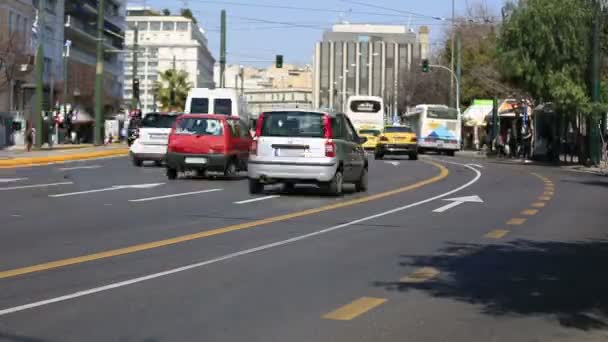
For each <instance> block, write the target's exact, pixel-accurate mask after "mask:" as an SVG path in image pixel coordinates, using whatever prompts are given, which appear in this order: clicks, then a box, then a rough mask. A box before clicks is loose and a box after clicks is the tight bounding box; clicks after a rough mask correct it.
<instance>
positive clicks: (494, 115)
mask: <svg viewBox="0 0 608 342" xmlns="http://www.w3.org/2000/svg"><path fill="white" fill-rule="evenodd" d="M497 135H498V98H497V97H496V96H494V99H493V102H492V140H490V148H491V149H492V150H493V143H494V139H496V136H497Z"/></svg>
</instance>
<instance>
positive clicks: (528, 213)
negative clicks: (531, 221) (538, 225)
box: [521, 209, 538, 216]
mask: <svg viewBox="0 0 608 342" xmlns="http://www.w3.org/2000/svg"><path fill="white" fill-rule="evenodd" d="M521 214H522V215H526V216H534V215H536V214H538V209H526V210H524V211H522V212H521Z"/></svg>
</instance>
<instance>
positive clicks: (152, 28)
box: [150, 21, 160, 31]
mask: <svg viewBox="0 0 608 342" xmlns="http://www.w3.org/2000/svg"><path fill="white" fill-rule="evenodd" d="M150 31H160V21H151V22H150Z"/></svg>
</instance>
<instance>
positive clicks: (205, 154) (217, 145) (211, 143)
mask: <svg viewBox="0 0 608 342" xmlns="http://www.w3.org/2000/svg"><path fill="white" fill-rule="evenodd" d="M251 141H252V139H251V135H250V134H249V127H248V126H247V124H246V123H245V122H244V121H243V120H241V119H239V118H238V117H234V116H226V115H215V114H184V115H182V116H180V117H179V118H178V119H177V122H176V123H175V128H174V129H173V130H172V131H171V134H170V135H169V146H168V148H167V159H166V164H167V178H169V179H176V178H177V176H178V173H179V172H185V171H196V172H197V173H199V174H200V175H204V174H205V173H206V172H207V171H212V172H222V173H224V175H225V176H227V177H234V176H236V175H237V173H238V172H239V171H244V170H246V169H247V159H248V158H249V147H250V145H251Z"/></svg>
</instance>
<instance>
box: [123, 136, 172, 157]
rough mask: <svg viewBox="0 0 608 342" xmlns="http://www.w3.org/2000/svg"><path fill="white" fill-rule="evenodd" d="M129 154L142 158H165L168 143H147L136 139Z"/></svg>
mask: <svg viewBox="0 0 608 342" xmlns="http://www.w3.org/2000/svg"><path fill="white" fill-rule="evenodd" d="M129 154H130V155H131V157H132V158H137V159H140V160H163V159H165V155H166V154H167V145H145V144H142V143H140V142H138V141H137V140H136V141H135V142H134V143H133V145H131V148H130V149H129Z"/></svg>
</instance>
